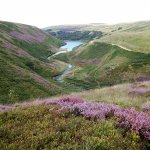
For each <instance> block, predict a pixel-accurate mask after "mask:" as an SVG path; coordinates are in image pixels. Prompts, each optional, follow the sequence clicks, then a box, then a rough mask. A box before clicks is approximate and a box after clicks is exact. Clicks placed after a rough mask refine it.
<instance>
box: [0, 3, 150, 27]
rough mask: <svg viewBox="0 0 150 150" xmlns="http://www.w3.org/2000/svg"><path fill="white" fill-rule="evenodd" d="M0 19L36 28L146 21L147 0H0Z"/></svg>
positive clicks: (149, 10)
mask: <svg viewBox="0 0 150 150" xmlns="http://www.w3.org/2000/svg"><path fill="white" fill-rule="evenodd" d="M0 20H1V21H11V22H19V23H25V24H29V25H34V26H37V27H40V28H43V27H47V26H50V25H59V24H85V23H108V24H113V23H120V22H132V21H140V20H150V0H0Z"/></svg>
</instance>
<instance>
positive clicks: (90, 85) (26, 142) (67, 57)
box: [0, 21, 150, 150]
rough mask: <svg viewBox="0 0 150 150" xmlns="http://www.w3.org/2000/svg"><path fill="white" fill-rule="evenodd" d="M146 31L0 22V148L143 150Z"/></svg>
mask: <svg viewBox="0 0 150 150" xmlns="http://www.w3.org/2000/svg"><path fill="white" fill-rule="evenodd" d="M149 30H150V23H149V21H142V22H135V23H124V24H116V25H105V24H87V25H68V26H67V25H66V26H65V25H64V26H63V25H62V26H51V27H46V28H44V29H39V28H37V27H34V26H29V25H24V24H18V23H11V22H3V21H0V149H8V150H9V149H52V150H58V149H62V150H66V149H73V150H76V149H79V150H80V149H87V150H102V149H106V150H107V149H112V150H113V149H116V150H117V149H118V150H127V149H129V150H148V149H149V148H150V45H149V40H150V38H149ZM108 141H109V142H108Z"/></svg>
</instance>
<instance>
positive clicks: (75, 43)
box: [51, 41, 82, 82]
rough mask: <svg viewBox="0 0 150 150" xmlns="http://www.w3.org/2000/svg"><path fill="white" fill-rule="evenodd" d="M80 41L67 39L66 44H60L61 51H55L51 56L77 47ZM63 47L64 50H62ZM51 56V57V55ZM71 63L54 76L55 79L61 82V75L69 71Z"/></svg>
mask: <svg viewBox="0 0 150 150" xmlns="http://www.w3.org/2000/svg"><path fill="white" fill-rule="evenodd" d="M81 44H82V42H81V41H67V42H66V45H64V46H61V47H60V48H61V49H62V51H60V52H57V53H55V54H54V55H52V56H56V55H59V54H61V53H66V52H70V51H72V50H73V48H74V47H77V46H79V45H81ZM63 49H64V50H63ZM52 56H51V57H52ZM72 67H73V65H72V64H68V66H67V68H66V70H65V71H64V72H62V74H60V75H58V76H56V77H55V79H56V80H57V81H59V82H63V77H64V76H65V75H66V74H68V73H69V72H70V70H71V69H72Z"/></svg>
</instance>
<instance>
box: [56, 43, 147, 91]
mask: <svg viewBox="0 0 150 150" xmlns="http://www.w3.org/2000/svg"><path fill="white" fill-rule="evenodd" d="M56 58H57V59H60V60H64V59H65V60H67V61H69V62H71V63H72V64H73V65H74V68H73V70H72V71H71V73H70V74H68V76H67V77H66V78H65V80H66V81H68V82H70V83H74V84H77V85H79V86H83V87H84V88H86V89H90V88H95V87H100V86H110V85H114V84H118V83H122V82H134V81H137V80H139V78H142V77H149V76H150V55H149V54H144V53H139V52H133V51H127V50H124V49H122V48H120V47H118V46H115V45H111V44H106V43H100V42H95V41H91V42H90V43H87V44H84V45H82V46H80V47H79V48H77V49H75V50H74V51H72V52H71V53H69V54H67V56H66V54H60V55H59V56H57V57H56Z"/></svg>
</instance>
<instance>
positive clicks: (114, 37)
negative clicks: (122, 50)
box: [45, 21, 150, 53]
mask: <svg viewBox="0 0 150 150" xmlns="http://www.w3.org/2000/svg"><path fill="white" fill-rule="evenodd" d="M45 29H46V30H48V29H51V30H52V31H54V32H58V31H74V32H75V31H80V32H85V31H89V32H91V31H93V32H94V31H95V32H102V33H103V34H102V35H101V36H96V40H98V41H100V42H106V43H111V44H119V45H122V46H124V47H127V48H128V49H132V50H134V51H138V52H145V53H150V42H149V41H150V36H149V35H150V21H139V22H131V23H120V24H114V25H107V24H101V23H95V24H94V23H91V24H87V25H61V26H52V27H47V28H45Z"/></svg>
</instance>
